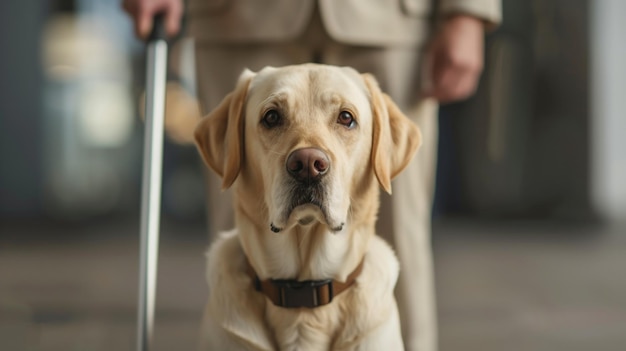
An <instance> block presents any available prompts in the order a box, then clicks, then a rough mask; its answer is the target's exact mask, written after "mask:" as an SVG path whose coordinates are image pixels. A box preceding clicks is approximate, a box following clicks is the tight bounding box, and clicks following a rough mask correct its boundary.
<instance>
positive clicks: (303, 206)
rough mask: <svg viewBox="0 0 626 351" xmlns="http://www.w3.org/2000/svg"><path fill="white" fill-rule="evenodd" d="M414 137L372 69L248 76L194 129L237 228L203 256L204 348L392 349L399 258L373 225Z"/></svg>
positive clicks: (303, 68)
mask: <svg viewBox="0 0 626 351" xmlns="http://www.w3.org/2000/svg"><path fill="white" fill-rule="evenodd" d="M420 138H421V137H420V133H419V130H418V128H417V127H416V126H415V125H414V124H413V123H412V122H411V121H410V120H409V119H408V118H407V117H405V116H404V115H403V114H402V113H401V112H400V110H399V109H398V107H397V106H396V105H395V104H394V103H393V102H392V101H391V99H390V98H389V97H388V96H387V95H385V94H383V93H382V92H381V91H380V88H379V87H378V84H377V83H376V81H375V80H374V78H373V77H372V76H370V75H367V74H364V75H362V74H359V73H357V72H356V71H355V70H354V69H351V68H347V67H334V66H325V65H315V64H305V65H297V66H289V67H284V68H272V67H268V68H265V69H263V70H261V71H260V72H258V73H253V72H251V71H248V70H246V71H244V72H243V73H242V75H241V77H240V79H239V82H238V84H237V87H236V88H235V90H234V91H233V92H232V93H231V94H229V95H228V96H227V97H226V98H225V99H224V100H223V101H222V103H221V104H220V105H219V106H218V107H217V108H216V109H215V110H214V111H213V112H211V113H210V114H209V115H208V116H207V117H205V118H204V119H203V120H202V121H201V122H200V123H199V125H198V127H197V128H196V130H195V139H196V144H197V146H198V148H199V150H200V152H201V154H202V157H203V158H204V160H205V162H206V163H207V164H208V165H209V166H210V168H212V169H213V170H214V171H215V172H217V173H218V174H219V175H220V176H221V177H222V179H223V188H224V189H226V188H229V187H232V188H233V190H234V208H235V223H236V225H235V229H233V230H232V231H230V232H227V233H224V234H222V235H221V236H220V237H219V238H218V239H217V240H216V241H215V242H214V243H213V244H212V246H211V248H210V250H209V252H208V255H207V256H208V273H207V278H208V283H209V294H210V296H209V301H208V304H207V307H206V311H205V317H204V322H203V329H202V335H203V336H202V338H203V346H202V349H203V350H307V351H313V350H375V351H380V350H394V351H396V350H402V349H403V345H402V338H401V335H400V323H399V319H398V310H397V306H396V302H395V299H394V295H393V289H394V285H395V283H396V279H397V276H398V262H397V260H396V257H395V255H394V253H393V251H392V250H391V248H390V247H389V246H388V245H387V244H386V243H385V242H384V241H383V240H382V239H380V238H379V237H377V236H375V229H374V225H375V222H376V215H377V211H378V207H379V200H378V196H379V184H380V186H382V188H383V189H384V190H386V191H387V192H391V179H392V178H393V177H394V176H396V175H397V174H398V173H399V172H400V171H401V170H402V169H403V168H404V167H405V166H406V165H407V163H408V162H409V161H410V160H411V158H412V157H413V155H414V154H415V152H416V150H417V148H418V146H419V144H420Z"/></svg>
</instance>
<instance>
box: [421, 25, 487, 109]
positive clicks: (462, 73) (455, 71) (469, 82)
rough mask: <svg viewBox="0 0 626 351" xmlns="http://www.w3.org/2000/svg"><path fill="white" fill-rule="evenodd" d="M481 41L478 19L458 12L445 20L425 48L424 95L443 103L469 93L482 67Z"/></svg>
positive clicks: (472, 90) (472, 89)
mask: <svg viewBox="0 0 626 351" xmlns="http://www.w3.org/2000/svg"><path fill="white" fill-rule="evenodd" d="M483 41H484V38H483V29H482V23H481V22H480V21H478V20H476V19H472V18H467V17H460V16H457V17H454V18H451V19H450V20H448V21H446V22H445V23H444V25H443V27H442V29H441V30H440V31H439V33H438V34H437V35H436V36H435V39H434V40H433V42H432V45H431V46H430V48H429V50H428V60H427V61H426V64H427V65H428V66H426V67H425V70H426V71H427V74H426V76H427V77H430V81H429V82H428V83H429V84H428V90H425V91H424V95H425V96H427V97H434V98H436V99H437V100H439V102H442V103H445V102H452V101H457V100H463V99H466V98H468V97H469V96H470V95H472V94H473V93H474V91H475V90H476V87H477V85H478V81H479V78H480V74H481V72H482V69H483Z"/></svg>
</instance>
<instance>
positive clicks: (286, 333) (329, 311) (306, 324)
mask: <svg viewBox="0 0 626 351" xmlns="http://www.w3.org/2000/svg"><path fill="white" fill-rule="evenodd" d="M335 302H337V301H335ZM268 307H269V308H268V310H267V320H268V323H269V324H270V325H271V326H272V330H273V331H274V337H275V340H276V343H277V345H278V347H279V349H280V350H281V351H295V350H312V351H317V350H319V351H322V350H323V351H327V350H331V349H333V348H332V346H333V344H334V343H335V339H336V337H337V335H339V334H341V328H342V325H343V324H344V323H342V320H341V318H340V315H339V309H337V308H334V307H336V306H332V307H331V308H317V309H316V310H307V311H305V312H304V313H302V312H296V311H295V310H286V309H284V308H280V307H275V306H268ZM327 307H330V306H327Z"/></svg>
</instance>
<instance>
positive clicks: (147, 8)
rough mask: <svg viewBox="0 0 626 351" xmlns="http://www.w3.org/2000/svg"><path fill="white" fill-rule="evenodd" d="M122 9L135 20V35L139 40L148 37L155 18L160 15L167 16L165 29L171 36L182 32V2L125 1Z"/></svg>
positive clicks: (170, 0) (160, 0)
mask: <svg viewBox="0 0 626 351" xmlns="http://www.w3.org/2000/svg"><path fill="white" fill-rule="evenodd" d="M122 7H123V8H124V10H125V11H126V12H127V13H128V14H130V15H131V17H132V18H133V20H134V24H135V34H136V35H137V36H138V37H139V38H142V39H145V38H147V37H148V35H149V34H150V32H151V31H152V27H153V25H154V23H153V22H154V16H156V15H157V14H159V13H163V14H164V15H165V29H166V31H167V34H168V35H169V36H174V35H176V34H178V32H179V31H180V21H181V18H182V15H183V3H182V0H125V1H124V2H123V4H122Z"/></svg>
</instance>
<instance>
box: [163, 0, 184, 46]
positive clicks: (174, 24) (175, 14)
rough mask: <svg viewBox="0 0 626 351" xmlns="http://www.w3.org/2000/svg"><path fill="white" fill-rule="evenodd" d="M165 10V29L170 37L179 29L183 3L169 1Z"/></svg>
mask: <svg viewBox="0 0 626 351" xmlns="http://www.w3.org/2000/svg"><path fill="white" fill-rule="evenodd" d="M168 5H169V7H168V9H167V11H166V12H165V29H166V31H167V34H168V35H169V36H170V37H172V36H175V35H176V34H178V32H179V31H180V21H181V18H182V16H183V4H182V2H180V1H170V2H169V3H168Z"/></svg>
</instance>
